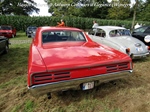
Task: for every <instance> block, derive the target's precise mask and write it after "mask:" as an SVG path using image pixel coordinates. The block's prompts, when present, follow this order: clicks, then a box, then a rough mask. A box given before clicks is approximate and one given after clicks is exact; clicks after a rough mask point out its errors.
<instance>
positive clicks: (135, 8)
mask: <svg viewBox="0 0 150 112" xmlns="http://www.w3.org/2000/svg"><path fill="white" fill-rule="evenodd" d="M142 4H143V1H142V0H135V4H134V6H133V20H132V26H131V32H132V31H133V29H134V25H135V20H136V16H137V13H139V12H141V11H142Z"/></svg>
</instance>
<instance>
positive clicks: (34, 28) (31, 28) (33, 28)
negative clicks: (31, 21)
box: [28, 27, 37, 30]
mask: <svg viewBox="0 0 150 112" xmlns="http://www.w3.org/2000/svg"><path fill="white" fill-rule="evenodd" d="M36 29H37V27H29V28H28V30H36Z"/></svg>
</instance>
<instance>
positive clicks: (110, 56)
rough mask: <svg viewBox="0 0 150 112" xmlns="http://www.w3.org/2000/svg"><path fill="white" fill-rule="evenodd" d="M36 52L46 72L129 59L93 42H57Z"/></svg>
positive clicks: (46, 45)
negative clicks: (39, 55) (38, 53)
mask: <svg viewBox="0 0 150 112" xmlns="http://www.w3.org/2000/svg"><path fill="white" fill-rule="evenodd" d="M38 51H39V52H40V54H41V57H42V59H43V61H44V63H45V65H46V67H47V69H48V70H54V69H63V68H75V67H80V66H81V67H82V66H89V65H96V64H104V63H108V62H109V63H111V62H119V61H121V60H122V59H128V58H129V57H128V56H127V55H126V54H124V53H121V52H119V51H117V50H114V49H112V48H109V47H107V46H101V45H98V44H96V43H94V42H91V43H85V42H79V43H78V42H69V43H65V42H59V43H58V42H57V43H51V44H45V45H43V48H40V47H39V48H38Z"/></svg>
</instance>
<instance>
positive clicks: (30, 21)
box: [0, 15, 150, 31]
mask: <svg viewBox="0 0 150 112" xmlns="http://www.w3.org/2000/svg"><path fill="white" fill-rule="evenodd" d="M60 19H61V18H59V17H52V16H44V17H43V16H41V17H40V16H34V17H29V16H4V15H1V16H0V25H12V26H14V27H15V28H16V29H17V30H18V31H19V30H21V31H25V30H26V28H27V27H28V26H32V25H33V26H38V27H39V26H56V25H57V22H59V21H60ZM63 19H64V21H65V23H66V25H67V26H71V27H77V28H80V29H84V30H85V29H91V27H92V25H93V20H96V21H97V23H99V25H101V26H102V25H116V26H120V25H124V26H125V27H126V28H128V29H130V28H131V24H132V21H126V20H104V19H95V18H83V17H64V18H63ZM138 22H139V21H138ZM139 23H142V24H145V25H150V22H144V21H140V22H139Z"/></svg>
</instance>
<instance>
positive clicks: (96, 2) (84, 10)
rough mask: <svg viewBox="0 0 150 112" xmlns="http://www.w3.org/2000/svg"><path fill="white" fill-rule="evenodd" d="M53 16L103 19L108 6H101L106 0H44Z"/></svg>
mask: <svg viewBox="0 0 150 112" xmlns="http://www.w3.org/2000/svg"><path fill="white" fill-rule="evenodd" d="M46 2H47V3H48V5H49V6H50V9H49V12H50V13H52V14H53V16H60V17H62V16H77V17H93V18H101V19H105V18H106V15H107V13H108V8H109V7H105V6H104V7H102V6H100V5H101V4H106V3H107V0H65V1H62V0H46Z"/></svg>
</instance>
